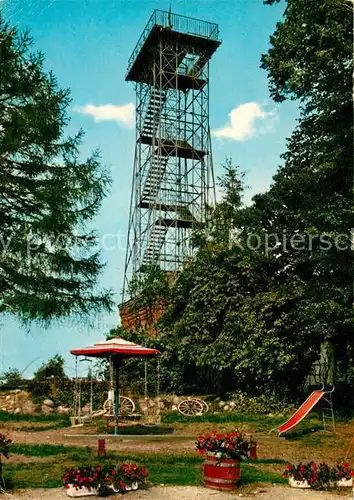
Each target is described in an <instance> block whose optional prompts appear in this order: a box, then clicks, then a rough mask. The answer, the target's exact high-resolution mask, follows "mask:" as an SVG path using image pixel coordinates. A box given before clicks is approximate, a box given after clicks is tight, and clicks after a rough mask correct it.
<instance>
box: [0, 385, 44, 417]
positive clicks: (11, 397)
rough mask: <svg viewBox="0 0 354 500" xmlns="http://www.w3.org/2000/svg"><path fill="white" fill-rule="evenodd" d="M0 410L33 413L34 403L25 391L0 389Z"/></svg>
mask: <svg viewBox="0 0 354 500" xmlns="http://www.w3.org/2000/svg"><path fill="white" fill-rule="evenodd" d="M0 410H2V411H6V412H8V413H15V414H17V413H34V412H35V410H36V405H35V404H34V403H33V401H32V399H31V395H30V394H29V393H28V392H27V391H22V390H21V389H15V390H12V391H0Z"/></svg>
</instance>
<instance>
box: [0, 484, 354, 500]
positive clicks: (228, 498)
mask: <svg viewBox="0 0 354 500" xmlns="http://www.w3.org/2000/svg"><path fill="white" fill-rule="evenodd" d="M123 497H124V499H125V500H145V499H149V500H166V499H170V500H235V499H236V498H240V497H242V498H244V499H253V500H255V499H258V500H301V499H303V500H341V499H343V500H344V499H345V498H348V499H349V498H350V499H351V498H352V495H351V492H345V493H344V492H342V493H338V494H336V493H328V492H323V491H321V492H319V491H308V490H297V489H292V488H289V487H284V486H270V487H269V486H267V487H264V488H263V487H260V488H258V489H256V490H253V491H252V492H251V493H249V494H248V493H246V492H245V493H240V492H239V490H236V491H235V492H233V493H226V492H225V493H224V492H220V491H217V490H212V489H208V488H200V487H196V486H168V487H167V486H166V487H161V486H160V487H156V486H155V487H153V488H149V489H148V490H144V491H136V492H135V491H134V492H130V493H128V494H125V495H114V496H112V497H109V498H116V499H117V500H118V499H119V498H123ZM2 498H4V500H5V499H8V500H12V499H14V500H15V499H21V500H25V499H26V500H27V499H28V500H65V499H67V498H68V496H67V495H66V493H65V491H64V490H63V489H51V490H49V489H48V490H43V489H37V490H23V491H18V492H16V493H13V494H5V495H3V496H2ZM84 498H90V497H84ZM92 498H97V497H92Z"/></svg>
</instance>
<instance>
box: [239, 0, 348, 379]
mask: <svg viewBox="0 0 354 500" xmlns="http://www.w3.org/2000/svg"><path fill="white" fill-rule="evenodd" d="M265 3H268V4H272V3H275V0H267V1H265ZM347 7H348V5H346V4H344V3H343V2H340V1H337V0H320V1H318V0H288V1H287V6H286V10H285V13H284V20H283V21H282V22H280V23H278V25H277V28H276V31H275V33H274V34H273V35H272V36H271V38H270V42H271V48H270V49H269V51H268V53H267V54H265V55H263V57H262V67H263V68H264V69H266V70H267V71H268V78H269V89H270V93H271V96H272V97H273V98H274V100H275V101H277V102H281V101H283V100H284V99H296V100H298V101H299V102H300V109H301V115H300V119H299V122H298V126H297V127H296V129H295V131H294V132H293V134H292V136H291V137H290V139H289V140H288V148H287V151H286V153H285V154H284V155H283V159H284V165H283V166H282V167H281V168H280V169H279V170H278V172H277V174H276V175H275V177H274V182H273V185H272V187H271V189H270V190H269V192H267V193H265V194H262V195H258V196H256V197H255V198H254V205H253V207H251V208H250V209H249V210H248V211H247V213H245V214H244V215H245V225H246V226H248V231H251V230H252V231H257V232H258V233H260V234H262V235H263V249H264V246H265V245H266V238H267V239H268V242H269V241H270V242H271V245H273V248H271V249H269V248H268V249H265V250H266V251H267V252H268V254H269V255H270V257H271V258H273V259H274V261H275V262H276V263H277V268H278V269H277V272H276V274H275V276H274V278H273V279H272V285H271V289H272V290H275V291H276V292H277V293H282V296H283V298H285V296H286V295H285V296H284V293H285V294H286V293H288V291H289V288H291V289H293V290H294V289H295V288H296V290H297V292H296V293H297V294H298V293H299V291H300V290H301V297H302V298H301V299H300V302H299V304H300V305H301V306H300V309H299V310H298V312H299V314H300V311H301V310H305V309H306V310H307V316H303V315H302V316H303V319H304V320H305V321H306V318H307V323H308V324H307V328H306V335H305V336H304V335H301V337H302V341H301V346H300V345H299V346H298V349H301V350H302V352H303V353H304V355H305V356H307V355H308V354H309V352H312V355H313V357H314V359H315V358H316V356H318V355H319V349H320V344H321V343H322V342H323V341H324V340H330V341H331V343H332V344H333V345H334V346H335V349H336V354H337V356H336V358H337V360H338V363H339V364H341V365H342V366H341V367H339V368H340V369H339V370H338V372H341V373H339V376H340V377H343V376H344V377H347V376H348V370H347V368H348V367H349V365H350V362H349V359H350V351H351V349H352V348H353V340H354V335H353V322H352V303H353V294H352V283H353V255H352V251H351V248H350V230H351V228H352V227H353V226H352V223H353V217H352V189H353V150H352V142H353V141H352V137H353V115H352V113H353V111H352V93H351V90H352V83H351V75H352V15H351V13H350V12H349V11H348V8H347ZM270 235H271V237H270ZM276 240H277V241H278V242H280V243H279V245H276V246H275V245H274V242H275V241H276ZM298 301H299V297H298ZM306 304H307V307H305V309H304V306H306ZM278 319H279V318H278ZM278 319H277V318H276V317H275V318H274V320H275V322H274V323H273V324H274V325H275V324H276V325H277V328H278V331H279V327H280V323H279V321H278ZM289 319H290V318H289ZM297 319H300V316H299V317H298V318H297ZM262 321H263V324H264V326H265V324H266V318H265V317H264V319H263V320H262ZM294 324H295V323H294ZM264 331H266V330H264ZM302 332H303V330H302ZM285 339H287V337H286V336H285V337H284V340H285ZM286 342H288V340H286ZM288 346H289V347H288V351H289V352H290V351H291V350H292V345H291V343H290V344H288ZM303 361H304V359H302V360H301V357H300V364H301V362H303ZM291 363H292V359H291V356H290V357H289V364H291ZM304 364H305V363H304ZM352 376H353V374H352Z"/></svg>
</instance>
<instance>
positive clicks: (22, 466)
mask: <svg viewBox="0 0 354 500" xmlns="http://www.w3.org/2000/svg"><path fill="white" fill-rule="evenodd" d="M12 453H13V454H20V455H25V456H27V457H33V459H34V461H33V462H29V463H28V462H25V463H11V464H8V465H6V466H5V471H6V472H5V478H6V480H7V482H8V483H9V484H13V485H16V488H55V487H58V486H61V479H60V478H61V476H62V474H63V472H64V470H65V469H66V468H68V467H72V466H77V465H85V466H86V465H87V466H89V465H98V464H99V465H107V464H115V463H119V462H123V461H130V462H136V463H138V464H144V465H145V466H146V468H147V470H148V471H149V479H150V481H151V482H152V483H153V484H166V485H167V484H168V485H185V486H186V485H190V486H192V485H202V483H203V481H202V464H203V458H201V457H200V456H199V455H197V454H196V455H191V456H186V455H183V456H178V455H169V454H149V453H140V454H128V453H125V454H121V453H115V452H114V453H109V454H108V455H107V457H106V458H104V459H102V458H98V457H97V453H96V450H94V449H92V448H90V447H82V448H81V447H80V448H78V447H70V446H61V445H47V444H43V445H26V444H14V445H13V447H12ZM38 457H41V458H49V457H50V460H48V461H44V462H42V461H36V460H35V459H38ZM54 457H55V460H53V458H54ZM272 464H277V465H278V466H279V464H280V465H282V466H283V462H282V461H281V460H279V459H275V460H274V461H273V460H264V461H263V460H259V461H258V460H257V461H254V462H252V463H251V462H248V461H244V462H242V480H243V482H244V483H251V482H271V483H282V482H283V479H282V477H281V475H279V474H276V473H274V472H272V471H269V470H267V469H268V468H269V465H272Z"/></svg>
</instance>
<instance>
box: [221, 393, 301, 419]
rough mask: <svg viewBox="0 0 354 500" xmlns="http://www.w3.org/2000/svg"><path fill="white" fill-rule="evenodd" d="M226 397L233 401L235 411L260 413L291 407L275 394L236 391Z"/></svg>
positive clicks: (285, 409) (275, 411)
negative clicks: (248, 393) (250, 394)
mask: <svg viewBox="0 0 354 500" xmlns="http://www.w3.org/2000/svg"><path fill="white" fill-rule="evenodd" d="M228 399H229V400H230V401H233V402H234V403H235V406H234V411H236V412H237V413H247V414H255V415H262V414H268V413H281V412H286V411H288V410H291V409H292V408H293V406H292V405H290V404H289V403H288V402H287V401H284V400H281V399H279V398H278V397H277V396H276V395H275V394H265V395H261V396H248V395H247V394H245V393H243V392H241V391H238V392H235V393H232V394H230V395H229V396H228Z"/></svg>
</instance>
